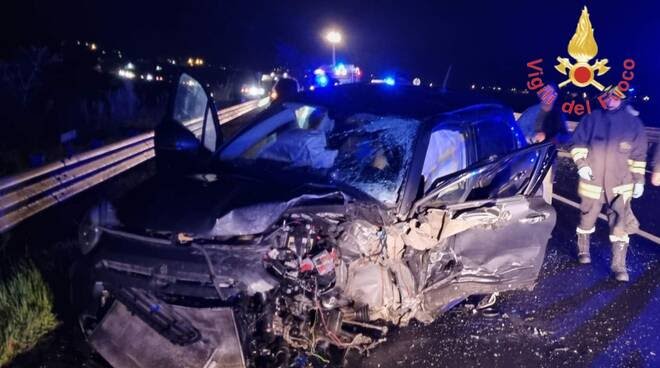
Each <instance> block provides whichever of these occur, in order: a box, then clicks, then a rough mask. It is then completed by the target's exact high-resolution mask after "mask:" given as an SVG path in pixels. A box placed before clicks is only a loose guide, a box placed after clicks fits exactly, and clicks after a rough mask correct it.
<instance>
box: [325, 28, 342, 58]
mask: <svg viewBox="0 0 660 368" xmlns="http://www.w3.org/2000/svg"><path fill="white" fill-rule="evenodd" d="M325 39H326V41H328V42H330V44H331V45H332V66H335V65H336V64H337V60H336V59H335V47H336V46H337V44H338V43H340V42H341V33H339V31H336V30H331V31H329V32H328V33H327V34H326V35H325Z"/></svg>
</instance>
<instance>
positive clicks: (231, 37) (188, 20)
mask: <svg viewBox="0 0 660 368" xmlns="http://www.w3.org/2000/svg"><path fill="white" fill-rule="evenodd" d="M585 4H586V5H587V6H588V7H589V12H590V13H591V22H592V24H593V27H594V29H595V36H596V41H597V42H598V45H599V54H598V56H597V58H608V59H609V60H610V65H611V66H612V67H613V68H612V70H611V71H610V72H609V73H608V75H607V76H604V77H606V78H604V81H603V82H604V83H605V84H611V83H616V81H617V80H618V79H619V75H620V72H621V66H620V65H621V62H622V61H623V59H625V58H626V57H633V58H634V59H635V60H636V61H637V68H636V70H637V72H638V73H637V75H636V84H637V86H638V88H639V90H640V91H641V93H649V94H652V95H653V91H654V90H656V89H657V86H658V84H659V83H660V77H659V75H660V73H658V70H657V69H658V66H660V50H659V49H658V41H659V40H660V17H659V16H658V11H659V10H660V9H658V8H659V6H658V5H655V2H653V1H633V0H631V1H603V0H598V1H579V0H575V1H451V2H449V1H439V0H435V1H413V0H406V1H392V0H389V1H387V0H385V1H374V0H360V1H357V0H353V1H347V2H341V1H302V0H301V1H274V0H272V1H232V2H229V1H211V0H207V1H201V0H185V1H184V0H181V1H176V2H175V1H158V2H155V1H135V0H134V1H124V0H120V1H103V2H102V1H92V0H87V1H78V0H74V1H34V0H23V1H15V2H13V1H12V2H11V4H10V6H8V7H6V8H5V9H8V11H3V14H2V16H3V17H7V19H4V20H3V21H2V23H3V24H2V27H3V28H7V29H4V30H3V31H2V34H3V38H4V42H6V44H5V46H9V47H4V49H5V50H7V49H11V47H12V46H13V45H16V44H25V43H35V42H54V41H55V42H56V41H58V40H78V39H80V40H88V41H95V42H97V43H98V44H99V45H101V47H106V48H117V49H121V50H123V51H125V52H126V53H127V55H129V56H131V55H132V56H133V57H138V56H145V57H151V56H176V57H184V56H188V55H200V56H202V57H205V58H206V59H207V60H209V61H210V62H212V63H216V64H225V65H230V66H235V67H236V66H239V67H249V68H262V69H269V68H271V67H272V66H274V65H285V66H289V67H293V68H300V67H306V68H312V67H314V66H316V65H319V64H322V63H328V62H329V61H330V57H331V56H330V55H331V51H330V47H329V45H328V44H327V43H325V42H324V40H323V32H324V30H326V29H328V28H329V27H336V28H338V29H340V30H342V32H343V34H344V39H345V42H344V44H343V45H342V46H341V47H340V48H339V49H338V58H339V59H340V60H343V61H346V62H351V63H355V64H358V65H360V66H362V67H363V69H364V70H366V71H367V72H369V73H374V74H383V73H397V74H400V75H406V76H420V77H422V79H423V80H427V81H428V80H435V81H438V82H439V81H441V80H442V77H443V76H444V74H445V72H446V70H447V68H448V66H449V65H453V74H452V79H451V80H450V85H451V84H452V83H454V84H467V83H470V82H472V81H476V82H484V83H497V84H501V85H503V86H505V87H508V86H519V87H522V86H523V85H524V83H525V82H526V80H525V78H526V67H525V63H526V62H527V61H530V60H533V59H536V58H539V57H543V58H544V59H545V60H546V63H545V65H544V67H545V69H546V71H547V72H548V73H551V74H552V77H553V78H556V79H557V80H559V79H560V77H561V76H560V75H558V73H556V72H554V70H552V65H554V59H555V57H557V56H565V57H567V56H568V55H567V52H566V46H567V44H568V41H569V40H570V38H571V36H572V35H573V32H574V31H575V27H576V24H577V20H578V17H579V15H580V11H581V9H582V7H583V6H584V5H585ZM3 8H4V6H3ZM549 79H552V78H549ZM656 95H657V96H658V98H660V94H656Z"/></svg>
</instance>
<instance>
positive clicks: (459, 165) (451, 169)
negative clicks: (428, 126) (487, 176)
mask: <svg viewBox="0 0 660 368" xmlns="http://www.w3.org/2000/svg"><path fill="white" fill-rule="evenodd" d="M467 156H468V153H467V147H466V133H465V130H464V129H462V128H459V127H451V126H445V127H441V128H439V129H435V130H433V131H432V132H431V135H430V137H429V144H428V148H427V150H426V156H425V157H424V166H423V168H422V176H423V178H424V191H425V192H426V191H427V190H428V189H430V187H431V185H432V184H433V182H435V181H436V180H437V179H438V178H441V177H444V176H447V175H449V174H453V173H455V172H457V171H460V170H463V169H465V168H466V167H467V165H468V157H467Z"/></svg>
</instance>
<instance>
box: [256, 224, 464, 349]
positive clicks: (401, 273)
mask: <svg viewBox="0 0 660 368" xmlns="http://www.w3.org/2000/svg"><path fill="white" fill-rule="evenodd" d="M417 225H419V224H417ZM419 231H420V230H419V229H417V230H415V231H413V232H411V231H410V226H409V225H408V224H406V223H401V224H393V225H390V226H376V225H373V224H371V223H369V222H367V221H365V220H362V219H358V220H347V219H346V218H345V217H344V215H336V214H332V213H324V214H319V213H314V214H311V213H293V214H290V215H288V216H287V217H286V218H285V219H283V221H282V222H281V223H280V225H279V227H278V228H277V229H276V230H275V231H273V232H272V233H271V234H270V235H268V237H267V238H266V239H265V240H266V241H269V242H270V243H271V249H270V251H268V253H267V254H266V255H265V257H264V259H263V263H264V266H265V267H267V269H268V270H270V271H271V272H272V273H273V274H275V275H277V276H278V277H279V279H280V280H281V283H280V285H279V287H278V288H277V289H276V290H274V291H273V292H272V293H270V295H271V296H270V297H269V299H272V300H271V302H272V318H270V319H269V321H268V322H267V323H266V325H265V326H264V331H265V332H266V333H269V334H272V335H273V336H275V337H278V338H281V339H283V340H284V341H285V342H286V343H287V344H288V346H289V347H292V348H294V349H301V350H304V351H307V352H312V353H313V352H315V351H317V350H319V349H320V350H321V351H323V350H326V349H327V348H328V347H329V346H333V347H335V348H339V349H355V350H358V351H360V352H365V351H367V350H369V349H370V348H372V347H374V346H375V345H377V344H378V343H380V342H382V341H384V340H385V335H386V334H387V331H388V327H387V325H388V323H391V324H395V325H406V324H407V323H408V322H409V321H410V320H411V319H412V318H416V319H419V320H422V321H426V322H430V321H431V320H432V316H431V315H430V314H429V313H427V312H425V311H424V310H423V308H422V298H421V294H419V293H418V291H419V290H418V287H417V285H419V284H420V280H418V279H416V278H415V277H414V276H413V272H412V271H411V269H410V267H415V268H417V267H420V268H421V267H425V266H424V265H426V264H428V258H429V257H430V256H432V257H434V258H437V260H436V261H437V263H443V264H445V263H446V264H450V265H451V262H452V261H453V260H450V259H446V260H440V258H442V257H443V255H442V254H434V255H433V254H429V252H423V253H424V254H425V255H422V252H420V251H419V250H415V249H414V248H410V247H406V240H408V239H409V238H410V237H411V236H415V234H416V236H418V237H419V236H422V235H419V234H418V233H419ZM427 240H428V241H429V242H431V243H433V245H438V243H439V240H437V239H436V240H435V241H431V240H430V239H427ZM412 241H413V242H415V243H416V244H418V245H419V243H420V240H419V239H412ZM407 248H408V249H407ZM424 257H425V258H426V259H425V260H424V259H422V258H424ZM415 258H417V259H415ZM409 265H410V266H409ZM418 271H419V270H418ZM427 274H428V273H427V272H421V273H420V275H421V277H426V276H427ZM423 283H424V282H423V281H422V283H421V284H423ZM269 351H271V350H269Z"/></svg>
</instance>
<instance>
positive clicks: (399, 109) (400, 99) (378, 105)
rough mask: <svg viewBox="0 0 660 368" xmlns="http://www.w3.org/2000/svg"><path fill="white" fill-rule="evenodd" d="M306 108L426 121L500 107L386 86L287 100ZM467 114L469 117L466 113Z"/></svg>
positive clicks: (462, 96)
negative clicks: (453, 114) (442, 115)
mask: <svg viewBox="0 0 660 368" xmlns="http://www.w3.org/2000/svg"><path fill="white" fill-rule="evenodd" d="M290 101H291V102H300V103H304V104H309V105H317V106H323V107H325V108H327V109H328V110H329V113H330V114H331V115H337V114H341V115H351V114H355V113H373V114H376V115H380V116H383V115H397V116H402V117H409V118H414V119H420V120H422V119H425V118H429V117H432V116H435V115H439V114H443V113H449V112H455V111H458V110H463V111H464V113H468V112H469V111H476V110H478V111H481V114H483V112H484V111H483V109H487V110H493V109H494V110H499V111H498V112H501V111H502V109H503V106H502V105H501V104H500V103H499V102H498V101H496V100H493V99H489V98H486V97H482V96H477V95H473V94H471V95H468V94H463V93H456V92H443V91H440V90H438V89H432V88H427V87H415V86H396V85H395V86H390V85H385V84H366V83H358V84H347V85H340V86H334V87H325V88H317V89H316V90H314V91H309V92H303V93H300V94H298V95H297V96H295V97H292V98H291V99H290ZM468 114H469V113H468Z"/></svg>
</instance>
